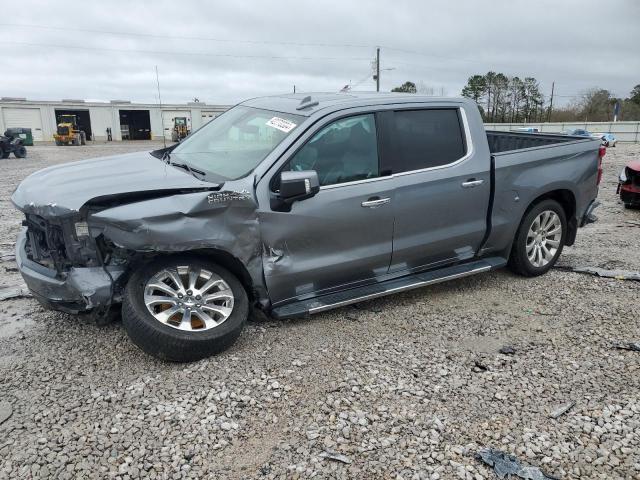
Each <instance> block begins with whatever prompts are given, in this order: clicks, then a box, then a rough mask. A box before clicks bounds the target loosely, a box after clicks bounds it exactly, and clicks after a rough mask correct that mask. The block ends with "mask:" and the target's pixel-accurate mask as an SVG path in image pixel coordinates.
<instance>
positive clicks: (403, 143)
mask: <svg viewBox="0 0 640 480" xmlns="http://www.w3.org/2000/svg"><path fill="white" fill-rule="evenodd" d="M393 119H394V120H393V123H394V130H393V137H392V151H391V152H390V153H391V154H392V159H393V160H392V161H393V164H394V168H393V171H394V172H395V173H397V172H409V171H412V170H421V169H423V168H431V167H439V166H441V165H447V164H449V163H453V162H455V161H456V160H459V159H460V158H462V157H464V155H465V150H466V146H465V141H464V134H463V132H462V124H461V120H460V116H459V113H458V110H457V109H431V110H405V111H397V112H394V114H393Z"/></svg>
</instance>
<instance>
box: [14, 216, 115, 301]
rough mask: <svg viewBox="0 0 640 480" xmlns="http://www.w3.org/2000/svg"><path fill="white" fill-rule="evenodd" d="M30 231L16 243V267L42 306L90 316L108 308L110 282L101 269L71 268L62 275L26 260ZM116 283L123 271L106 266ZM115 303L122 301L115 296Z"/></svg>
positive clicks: (23, 234)
mask: <svg viewBox="0 0 640 480" xmlns="http://www.w3.org/2000/svg"><path fill="white" fill-rule="evenodd" d="M26 243H27V229H26V228H23V229H22V232H20V235H19V236H18V240H17V241H16V263H17V264H18V269H19V270H20V273H21V275H22V278H23V279H24V281H25V283H26V284H27V287H29V290H30V291H31V293H32V294H33V295H34V297H36V298H37V299H38V300H39V301H40V303H42V304H43V305H45V306H46V307H48V308H51V309H52V310H59V311H63V312H67V313H80V312H88V311H90V310H92V309H94V308H95V307H102V306H106V305H108V304H109V302H110V301H111V300H112V299H111V294H112V288H111V279H110V278H109V276H108V275H107V274H106V273H105V271H104V270H103V268H102V267H86V268H79V267H72V268H70V269H69V270H67V271H65V272H62V273H61V274H59V273H58V272H56V270H54V269H51V268H48V267H46V266H44V265H40V264H39V263H36V262H34V261H32V260H30V259H29V258H28V257H27V252H26ZM107 269H108V271H109V273H110V274H111V277H112V278H113V281H114V282H116V281H117V280H118V278H120V276H121V275H122V274H123V273H124V267H112V266H107ZM113 301H114V303H115V302H118V301H120V299H119V298H118V297H117V296H116V297H115V298H114V299H113Z"/></svg>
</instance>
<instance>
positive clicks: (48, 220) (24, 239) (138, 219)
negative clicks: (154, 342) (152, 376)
mask: <svg viewBox="0 0 640 480" xmlns="http://www.w3.org/2000/svg"><path fill="white" fill-rule="evenodd" d="M219 190H220V185H219V184H215V183H211V182H205V181H202V180H199V179H196V178H194V177H193V176H191V175H189V174H188V173H186V172H183V171H182V170H179V169H176V168H175V167H172V166H169V165H167V164H166V163H164V162H162V161H161V160H158V159H157V158H154V157H152V156H151V155H149V154H148V153H145V152H139V153H135V154H127V155H122V156H118V157H106V158H102V159H92V160H86V161H82V162H76V163H69V164H63V165H59V166H55V167H50V168H47V169H44V170H41V171H38V172H36V173H34V174H32V175H30V176H29V177H27V178H26V179H25V180H24V181H23V182H22V183H21V184H20V185H19V186H18V188H17V189H16V191H15V192H14V193H13V195H12V197H11V200H12V202H13V204H14V205H15V206H16V208H18V209H19V210H20V211H22V212H23V213H24V215H25V217H24V221H23V228H22V231H21V232H20V235H19V237H18V239H17V242H16V261H17V264H18V268H19V269H20V272H21V274H22V276H23V278H24V280H25V283H26V284H27V286H28V287H29V289H30V290H31V292H32V293H33V295H34V296H35V297H36V298H37V299H38V300H39V301H40V302H41V303H42V304H43V305H45V306H46V307H48V308H51V309H55V310H61V311H64V312H68V313H81V312H89V311H91V312H93V313H97V314H98V315H101V314H103V313H104V312H105V310H108V309H109V307H110V306H111V305H112V304H115V303H119V302H121V299H122V290H123V287H124V284H125V282H126V277H127V273H128V272H129V271H130V270H131V269H132V268H136V265H137V262H143V261H144V260H145V258H146V257H148V256H149V255H150V253H154V252H155V253H158V252H176V251H186V250H189V249H190V248H194V247H196V246H197V247H201V248H202V247H205V246H208V247H211V246H212V242H209V243H207V242H206V241H205V239H207V236H208V234H207V228H206V227H207V226H211V224H212V223H213V222H216V221H217V222H221V223H219V224H218V225H215V226H216V227H218V228H217V229H216V230H218V231H219V230H224V229H223V228H220V227H223V226H224V222H225V221H228V220H221V219H220V218H218V219H217V220H216V219H210V218H209V212H206V211H205V210H206V209H207V208H211V210H216V211H218V212H219V211H222V210H226V209H225V208H224V206H223V205H220V204H213V203H212V202H210V201H209V196H210V195H211V194H212V193H214V192H217V191H219ZM229 203H241V202H237V201H235V202H234V201H233V200H232V201H230V202H229ZM250 203H253V201H251V202H250ZM250 209H251V210H255V207H254V206H251V207H250ZM196 211H197V213H196ZM249 215H250V216H251V214H249ZM253 216H254V217H255V213H254V214H253ZM207 219H208V220H209V222H207ZM187 225H188V227H189V228H184V227H187ZM181 227H182V228H181ZM209 231H210V230H209ZM196 234H197V235H198V240H197V241H194V238H195V237H196ZM215 236H216V235H213V237H215Z"/></svg>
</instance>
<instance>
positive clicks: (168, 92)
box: [0, 0, 640, 104]
mask: <svg viewBox="0 0 640 480" xmlns="http://www.w3.org/2000/svg"><path fill="white" fill-rule="evenodd" d="M16 5H17V4H16ZM19 7H20V8H19V10H20V11H21V12H22V13H21V14H12V15H10V16H7V15H3V16H2V17H0V46H1V47H2V51H3V66H2V71H1V73H0V96H15V97H27V98H29V99H43V100H59V99H62V98H74V99H75V98H80V99H95V100H110V99H126V100H132V101H136V102H154V101H157V93H156V83H155V73H154V68H155V66H156V65H157V66H158V69H159V72H160V84H161V88H162V96H163V101H165V102H186V101H190V100H192V99H193V98H194V97H197V98H199V99H200V101H204V102H207V103H218V104H229V103H233V102H237V101H240V100H242V99H244V98H247V97H252V96H258V95H268V94H276V93H282V92H290V91H292V89H293V86H294V85H296V87H297V89H298V91H337V90H339V89H340V88H342V87H343V86H344V85H346V84H348V83H351V84H352V85H353V89H354V90H374V89H375V83H374V82H373V80H372V79H371V64H372V60H373V59H374V56H375V50H376V46H379V47H380V48H381V68H382V69H383V71H382V75H381V79H382V83H381V89H382V90H389V89H391V88H393V87H394V86H397V85H400V84H401V83H403V82H404V81H406V80H411V81H413V82H415V83H416V84H418V85H419V86H422V88H423V89H425V91H427V92H428V91H433V92H434V93H436V94H440V93H441V92H442V93H444V94H445V95H459V93H460V89H461V88H462V86H463V85H464V84H465V83H466V79H467V78H468V77H469V76H470V75H472V74H474V73H485V72H487V71H488V70H494V71H500V72H503V73H505V74H508V75H518V76H521V77H525V76H533V77H536V78H537V79H538V80H539V81H540V82H541V85H542V89H543V92H544V93H545V94H546V95H548V94H549V92H550V90H551V82H552V81H554V80H555V82H556V95H557V97H556V100H555V101H557V102H558V103H565V102H568V101H569V100H570V99H571V97H572V96H575V95H577V94H579V93H580V92H581V91H584V90H585V89H588V88H591V87H595V86H598V87H602V88H606V89H609V90H611V91H612V92H613V93H614V94H615V95H618V96H627V95H628V93H629V91H630V90H631V88H633V86H634V85H636V84H639V83H640V50H639V49H638V46H639V45H640V1H638V0H607V1H602V0H594V1H591V0H562V1H558V0H526V1H524V0H492V1H479V0H478V1H476V0H465V1H461V0H428V1H427V0H422V1H420V0H414V1H405V0H393V1H389V0H387V1H384V0H367V1H364V0H361V1H359V2H355V1H351V2H348V1H345V0H343V1H334V0H314V1H307V0H297V1H290V0H286V1H285V0H281V1H277V0H276V1H271V2H263V1H255V0H254V1H244V0H233V1H225V2H220V1H195V0H182V1H177V2H176V1H159V0H156V1H154V2H135V1H131V0H128V1H120V0H107V1H102V2H86V1H82V2H73V1H64V2H62V3H60V2H59V1H58V2H51V1H29V0H22V1H20V2H19ZM14 13H15V12H14Z"/></svg>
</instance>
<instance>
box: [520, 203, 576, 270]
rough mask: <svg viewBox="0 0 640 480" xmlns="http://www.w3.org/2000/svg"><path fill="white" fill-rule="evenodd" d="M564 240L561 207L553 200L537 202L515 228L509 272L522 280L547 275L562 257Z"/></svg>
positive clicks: (564, 227) (565, 224) (564, 225)
mask: <svg viewBox="0 0 640 480" xmlns="http://www.w3.org/2000/svg"><path fill="white" fill-rule="evenodd" d="M546 222H549V223H548V225H546ZM536 225H537V226H536ZM558 227H559V228H560V231H559V232H558V231H557V230H558ZM566 237H567V217H566V214H565V212H564V209H563V208H562V206H561V205H560V204H559V203H558V202H556V201H555V200H543V201H541V202H540V203H538V204H536V205H534V206H533V207H532V208H530V210H529V211H528V212H527V213H526V214H525V216H524V218H523V219H522V222H521V223H520V227H518V232H517V233H516V238H515V240H514V242H513V246H512V248H511V255H510V257H509V268H510V269H511V270H512V271H513V272H515V273H517V274H519V275H523V276H525V277H535V276H538V275H542V274H544V273H547V272H548V271H549V270H550V269H551V268H552V267H553V266H554V265H555V263H556V261H557V260H558V257H559V256H560V254H561V253H562V248H563V247H564V243H565V239H566Z"/></svg>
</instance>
